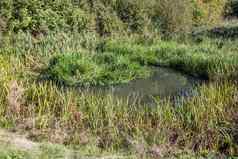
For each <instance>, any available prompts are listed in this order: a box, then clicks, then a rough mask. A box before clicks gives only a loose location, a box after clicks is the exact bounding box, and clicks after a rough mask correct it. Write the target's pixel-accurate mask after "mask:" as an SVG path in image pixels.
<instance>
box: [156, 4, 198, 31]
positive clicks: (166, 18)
mask: <svg viewBox="0 0 238 159" xmlns="http://www.w3.org/2000/svg"><path fill="white" fill-rule="evenodd" d="M154 5H155V7H154V15H153V21H154V22H155V23H156V24H157V25H158V27H159V29H161V31H162V32H165V33H166V34H171V33H178V32H188V31H190V29H191V28H192V25H193V23H192V18H193V15H192V3H191V1H190V0H180V1H174V0H159V1H158V2H156V3H155V4H154Z"/></svg>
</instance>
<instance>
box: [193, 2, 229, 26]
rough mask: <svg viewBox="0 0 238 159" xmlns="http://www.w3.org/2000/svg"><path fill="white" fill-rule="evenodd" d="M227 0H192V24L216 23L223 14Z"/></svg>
mask: <svg viewBox="0 0 238 159" xmlns="http://www.w3.org/2000/svg"><path fill="white" fill-rule="evenodd" d="M226 2H227V0H209V1H208V0H194V6H193V8H194V11H193V20H194V24H195V25H197V26H199V25H213V24H216V23H218V22H219V21H220V20H221V19H222V16H223V15H224V8H225V5H226Z"/></svg>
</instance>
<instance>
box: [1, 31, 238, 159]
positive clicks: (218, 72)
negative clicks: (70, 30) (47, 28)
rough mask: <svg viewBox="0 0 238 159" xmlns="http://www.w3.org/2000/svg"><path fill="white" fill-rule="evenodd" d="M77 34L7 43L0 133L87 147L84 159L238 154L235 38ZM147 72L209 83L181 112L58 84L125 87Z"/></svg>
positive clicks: (20, 37)
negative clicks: (156, 68) (92, 157)
mask: <svg viewBox="0 0 238 159" xmlns="http://www.w3.org/2000/svg"><path fill="white" fill-rule="evenodd" d="M76 35H77V34H76ZM76 35H73V36H70V35H68V34H66V33H58V34H50V35H48V36H46V37H39V38H38V39H36V38H33V37H31V36H30V34H23V33H21V34H20V33H19V34H18V35H14V36H13V37H5V38H6V40H4V43H2V47H1V49H0V52H1V54H0V70H1V72H0V73H1V76H0V88H1V89H0V107H1V111H0V124H1V126H2V127H4V128H9V129H15V130H17V131H23V132H25V133H26V134H27V135H28V137H29V138H30V139H32V140H35V141H50V142H53V143H58V144H65V145H67V146H68V147H71V148H74V149H76V150H77V149H78V150H82V149H86V150H85V152H84V153H85V154H86V155H87V154H90V153H91V154H92V153H94V154H99V153H100V152H101V151H106V152H107V153H114V152H118V151H122V152H126V153H127V154H133V155H136V157H141V156H146V157H153V156H162V157H171V156H174V155H175V156H176V155H179V154H181V153H182V154H183V153H185V154H186V153H189V154H193V153H195V156H196V155H198V156H199V155H204V156H209V155H220V154H225V155H227V156H230V155H236V154H237V153H238V152H237V141H236V138H237V122H236V121H237V114H236V113H235V112H237V106H236V105H237V98H238V97H237V86H236V84H235V82H234V81H235V80H234V79H235V78H236V77H237V64H238V60H237V54H236V52H237V48H238V47H237V43H236V41H234V40H230V41H229V40H227V41H222V40H219V39H209V38H206V37H205V38H204V39H202V41H201V40H199V42H198V41H197V40H188V41H184V42H183V43H181V42H175V41H162V40H152V41H150V42H148V41H146V42H145V41H141V39H139V38H138V39H136V38H132V39H131V40H128V39H125V40H123V39H121V38H120V40H116V38H113V40H112V39H98V38H96V37H95V38H92V37H91V36H89V35H85V37H86V38H85V37H83V38H82V37H81V36H76ZM78 35H79V34H78ZM80 35H81V34H80ZM151 65H160V66H165V67H172V68H174V69H178V70H181V71H183V72H185V73H188V74H191V75H193V76H198V77H201V78H204V77H205V78H208V79H210V80H211V81H213V82H211V83H210V84H208V85H202V86H200V87H199V88H198V92H199V94H198V96H195V97H192V98H189V99H186V100H184V101H183V102H182V103H181V106H179V107H174V106H173V104H172V103H170V102H169V101H166V100H165V101H160V100H158V104H157V106H156V107H153V108H151V107H144V106H138V105H136V104H135V105H133V104H128V103H126V102H125V101H120V100H119V99H116V98H115V97H113V96H112V95H110V94H108V95H100V94H98V95H95V94H91V93H87V92H79V91H78V90H77V89H75V88H65V87H64V88H62V87H61V86H60V84H62V83H63V84H66V85H67V84H68V85H70V86H77V85H85V86H90V85H110V84H115V83H123V82H128V81H130V80H132V79H135V78H145V77H147V76H148V75H150V73H151V72H150V69H149V67H150V66H151ZM42 77H43V79H44V80H43V81H41V79H42ZM90 149H91V150H95V151H93V152H91V151H90Z"/></svg>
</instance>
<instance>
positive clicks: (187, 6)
mask: <svg viewBox="0 0 238 159" xmlns="http://www.w3.org/2000/svg"><path fill="white" fill-rule="evenodd" d="M225 3H226V0H209V1H207V0H206V1H205V0H179V1H175V0H144V1H139V0H114V1H111V0H80V1H72V0H48V1H46V0H1V1H0V17H2V18H4V21H5V23H6V28H7V30H9V31H14V32H18V31H20V30H23V31H32V32H34V33H42V32H43V33H47V32H48V31H50V30H61V31H72V30H73V31H77V32H84V31H94V32H97V33H99V34H100V35H110V34H111V33H114V32H116V33H118V32H119V33H122V32H128V33H139V34H141V33H145V32H148V31H149V32H150V31H154V30H161V31H162V32H165V33H174V32H181V31H182V32H187V31H189V30H190V29H191V28H192V27H193V26H194V25H197V26H198V25H207V24H213V23H216V22H218V21H219V20H220V19H221V15H222V13H223V9H224V6H225ZM0 23H1V22H0ZM0 26H1V24H0Z"/></svg>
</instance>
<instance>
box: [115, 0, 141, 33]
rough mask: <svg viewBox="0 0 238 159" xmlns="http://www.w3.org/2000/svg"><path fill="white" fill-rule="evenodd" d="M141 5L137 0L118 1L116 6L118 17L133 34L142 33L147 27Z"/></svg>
mask: <svg viewBox="0 0 238 159" xmlns="http://www.w3.org/2000/svg"><path fill="white" fill-rule="evenodd" d="M141 4H142V3H140V2H139V1H137V0H127V1H125V0H117V1H116V4H115V10H116V12H117V15H118V16H119V18H120V19H121V20H122V21H123V22H124V23H126V24H127V25H128V27H129V29H130V30H131V31H132V32H142V31H143V28H144V26H145V19H144V15H143V11H142V5H141Z"/></svg>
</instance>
